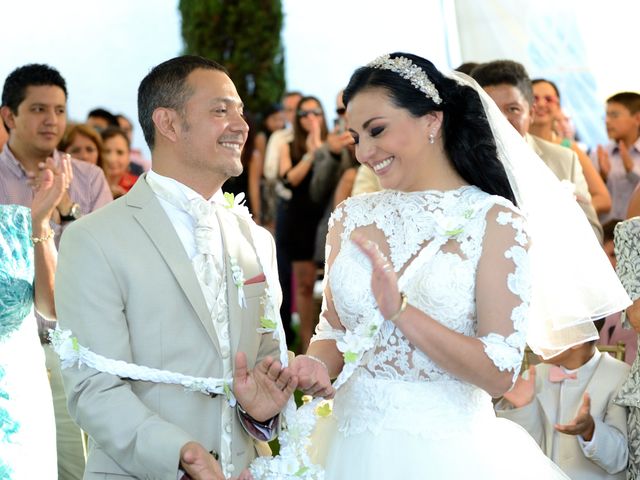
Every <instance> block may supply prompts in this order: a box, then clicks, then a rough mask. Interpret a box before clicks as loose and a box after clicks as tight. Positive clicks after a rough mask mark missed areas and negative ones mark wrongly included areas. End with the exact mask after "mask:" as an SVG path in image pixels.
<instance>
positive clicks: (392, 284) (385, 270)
mask: <svg viewBox="0 0 640 480" xmlns="http://www.w3.org/2000/svg"><path fill="white" fill-rule="evenodd" d="M351 240H352V241H353V243H355V244H356V245H357V246H358V248H360V250H362V252H363V253H364V254H365V255H366V256H367V257H369V260H370V261H371V265H372V267H373V271H372V272H371V291H372V292H373V296H374V298H375V299H376V303H377V304H378V309H379V310H380V313H381V314H382V317H383V318H385V319H389V318H391V317H392V316H393V315H394V314H396V312H398V310H399V309H400V306H401V305H402V298H401V297H400V290H399V289H398V278H397V276H396V273H395V272H394V271H393V267H392V266H391V264H390V263H388V262H387V261H386V260H385V259H384V258H383V256H382V254H381V253H380V248H379V247H378V245H377V244H376V243H374V242H372V241H371V240H367V239H366V238H365V237H363V236H361V235H357V234H354V235H352V237H351Z"/></svg>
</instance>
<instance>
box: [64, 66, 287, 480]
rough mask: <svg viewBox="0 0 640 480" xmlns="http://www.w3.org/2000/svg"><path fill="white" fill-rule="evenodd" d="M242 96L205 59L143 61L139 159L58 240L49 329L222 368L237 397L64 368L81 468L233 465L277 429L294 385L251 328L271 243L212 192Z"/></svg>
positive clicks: (199, 372) (148, 360)
mask: <svg viewBox="0 0 640 480" xmlns="http://www.w3.org/2000/svg"><path fill="white" fill-rule="evenodd" d="M242 108H243V106H242V102H241V100H240V98H239V96H238V93H237V91H236V88H235V86H234V84H233V82H232V81H231V79H230V78H229V77H228V75H227V73H226V71H225V70H224V68H223V67H222V66H220V65H218V64H217V63H215V62H212V61H210V60H208V59H205V58H201V57H195V56H183V57H178V58H174V59H172V60H168V61H166V62H164V63H162V64H160V65H158V66H156V67H155V68H154V69H153V70H151V72H150V73H149V74H148V75H147V76H146V77H145V78H144V79H143V80H142V83H141V84H140V88H139V90H138V109H139V120H140V123H141V125H142V129H143V132H144V135H145V139H146V141H147V143H148V145H149V148H150V149H151V152H152V158H153V160H152V165H153V166H152V170H151V171H150V172H149V173H148V174H146V175H144V176H142V177H141V178H140V179H139V180H138V182H137V183H136V184H135V185H134V187H133V188H132V189H131V191H130V192H129V193H128V194H127V195H125V196H123V197H122V198H120V199H119V200H117V201H115V202H113V203H112V204H110V205H108V206H106V207H105V208H103V209H101V210H100V211H98V212H96V213H95V214H92V215H87V216H86V217H84V218H82V219H80V220H78V221H77V222H75V223H74V224H73V225H71V226H70V227H69V228H68V229H67V231H66V232H65V234H64V235H63V237H62V242H61V245H60V254H59V261H58V266H59V267H58V272H57V278H56V307H57V313H58V319H59V324H60V327H61V328H62V329H65V330H71V332H72V335H73V336H74V337H76V338H77V340H78V343H79V344H80V345H82V346H83V347H87V348H88V349H89V350H91V351H92V352H95V353H97V354H99V355H102V356H104V357H106V358H108V359H114V360H123V361H125V362H128V363H133V364H136V365H139V366H145V367H150V368H154V369H160V370H168V371H171V372H174V373H179V374H184V375H190V376H194V377H215V378H225V379H230V378H231V377H233V393H234V395H235V398H236V399H237V404H235V405H234V406H232V402H229V401H228V395H224V394H221V395H213V396H211V395H206V394H202V393H199V392H188V391H185V389H183V388H182V387H180V386H176V385H170V384H167V383H161V381H157V382H151V381H135V380H132V379H131V378H127V375H126V374H120V375H115V374H110V373H104V372H101V371H98V370H94V369H92V368H89V367H86V366H83V367H80V368H78V367H75V366H74V367H70V368H66V369H64V370H63V375H64V382H65V389H66V391H67V395H68V406H69V412H70V413H71V416H72V417H73V418H74V419H75V420H76V422H77V423H78V424H79V425H80V426H81V427H82V428H83V429H84V431H85V432H87V433H88V435H89V436H90V438H91V442H90V446H89V453H88V459H87V466H86V473H85V477H84V478H85V479H87V478H88V479H94V478H95V479H97V478H101V479H102V478H116V476H117V478H118V479H125V478H152V479H166V480H176V478H192V479H223V478H226V477H228V476H237V475H239V474H240V476H241V478H246V477H247V472H243V469H246V467H247V466H248V464H249V463H250V462H251V460H252V459H253V458H254V457H255V455H256V450H255V447H256V446H255V445H254V442H256V441H266V440H270V439H272V438H273V437H274V434H275V432H276V430H277V427H278V414H279V412H280V410H281V409H282V407H283V406H284V405H285V403H286V401H287V399H288V398H289V397H290V396H291V394H292V392H293V390H294V389H295V387H296V384H297V379H296V378H295V377H294V376H293V375H291V373H290V371H289V370H288V369H282V366H281V364H280V362H278V361H277V360H274V359H275V358H278V357H279V346H278V343H277V342H276V341H274V339H273V335H272V334H271V333H260V332H259V331H258V329H259V328H260V320H259V319H260V316H261V312H262V311H263V310H262V308H263V306H262V305H261V302H260V300H261V298H262V297H263V295H264V293H265V289H266V288H267V282H266V281H265V278H267V279H268V278H269V277H270V275H269V273H270V272H269V269H271V270H272V271H276V266H275V251H274V246H273V240H272V239H271V236H270V235H269V234H268V233H267V232H266V230H262V229H260V228H259V227H257V226H256V225H255V224H254V223H253V222H252V221H251V220H250V219H248V218H246V217H243V216H241V215H238V214H237V213H236V212H235V209H233V208H229V207H230V206H231V204H228V203H227V204H226V205H225V201H226V199H225V198H224V196H223V195H222V192H221V190H220V189H221V187H222V184H223V183H224V182H225V180H226V179H227V178H229V177H231V176H237V175H239V174H240V173H241V171H242V165H241V163H240V153H241V151H242V147H243V145H244V143H245V140H246V137H247V132H248V127H247V124H246V122H245V121H244V119H243V116H242V113H243V112H242ZM256 252H258V253H260V252H262V254H261V255H260V256H259V257H258V256H257V254H256ZM260 260H262V261H260ZM232 267H233V268H232ZM262 267H264V268H265V269H267V271H263V270H262ZM238 269H240V270H238ZM238 271H239V272H241V273H242V274H243V276H244V278H245V279H246V280H245V282H244V286H238V284H237V274H238ZM265 274H266V275H265ZM272 278H273V277H272ZM275 278H276V282H277V276H275ZM272 287H273V286H272ZM278 294H279V290H278ZM242 297H244V300H243V298H242ZM279 301H280V299H279V298H278V299H276V302H279ZM278 305H279V303H278V304H277V305H276V306H275V308H276V310H277V307H278ZM239 352H241V353H239ZM183 475H184V477H183Z"/></svg>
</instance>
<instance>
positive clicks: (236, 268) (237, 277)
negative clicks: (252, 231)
mask: <svg viewBox="0 0 640 480" xmlns="http://www.w3.org/2000/svg"><path fill="white" fill-rule="evenodd" d="M229 263H231V278H232V279H233V283H234V285H235V286H236V288H237V289H238V306H239V307H240V308H247V299H246V298H245V296H244V272H243V271H242V267H241V266H240V265H239V264H238V260H236V258H235V257H230V258H229Z"/></svg>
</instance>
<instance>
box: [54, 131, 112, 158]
mask: <svg viewBox="0 0 640 480" xmlns="http://www.w3.org/2000/svg"><path fill="white" fill-rule="evenodd" d="M58 149H59V150H61V151H63V152H65V153H68V154H69V155H71V156H72V157H73V158H77V159H78V160H82V161H83V162H88V163H92V164H93V165H97V166H98V167H100V168H102V138H101V137H100V134H99V133H98V132H96V131H95V129H94V128H93V127H90V126H89V125H85V124H84V123H76V124H75V125H69V126H68V127H67V130H66V131H65V132H64V137H62V140H61V141H60V145H58Z"/></svg>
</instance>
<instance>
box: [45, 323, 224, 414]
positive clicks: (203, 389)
mask: <svg viewBox="0 0 640 480" xmlns="http://www.w3.org/2000/svg"><path fill="white" fill-rule="evenodd" d="M49 338H50V339H51V344H52V345H53V348H54V350H55V351H56V353H57V354H58V356H59V357H60V363H61V366H62V368H70V367H72V366H76V365H77V366H78V367H81V366H82V365H86V366H87V367H89V368H93V369H94V370H98V371H100V372H103V373H109V374H111V375H115V376H117V377H120V378H130V379H133V380H142V381H145V382H154V383H167V384H171V385H181V386H182V387H184V388H185V389H186V390H189V391H192V392H200V393H203V394H205V395H224V396H225V397H226V398H227V401H228V402H229V405H230V406H231V407H233V406H235V404H236V399H235V397H234V396H233V393H232V379H224V378H212V377H193V376H191V375H183V374H182V373H176V372H171V371H169V370H159V369H157V368H149V367H146V366H144V365H137V364H135V363H128V362H125V361H122V360H114V359H111V358H106V357H104V356H102V355H99V354H97V353H94V352H92V351H91V350H89V349H88V348H87V347H84V346H82V345H80V343H78V339H77V338H76V337H74V336H73V333H72V332H71V330H61V329H60V328H58V327H56V329H55V330H49Z"/></svg>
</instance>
